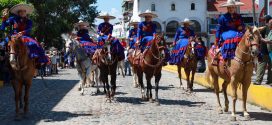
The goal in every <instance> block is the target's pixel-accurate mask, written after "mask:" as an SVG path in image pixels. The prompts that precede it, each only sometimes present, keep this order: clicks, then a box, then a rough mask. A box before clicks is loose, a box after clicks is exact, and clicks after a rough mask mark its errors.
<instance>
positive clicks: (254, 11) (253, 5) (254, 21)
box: [252, 0, 257, 25]
mask: <svg viewBox="0 0 272 125" xmlns="http://www.w3.org/2000/svg"><path fill="white" fill-rule="evenodd" d="M252 9H253V11H252V15H253V24H254V25H256V23H257V22H256V10H255V0H252Z"/></svg>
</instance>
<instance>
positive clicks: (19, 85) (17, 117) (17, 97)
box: [13, 81, 23, 120]
mask: <svg viewBox="0 0 272 125" xmlns="http://www.w3.org/2000/svg"><path fill="white" fill-rule="evenodd" d="M13 84H14V86H15V87H14V88H15V90H16V91H15V112H16V115H15V120H21V117H20V108H19V101H20V97H21V96H20V92H21V91H22V86H23V85H22V83H21V82H18V83H17V84H16V83H15V81H14V82H13Z"/></svg>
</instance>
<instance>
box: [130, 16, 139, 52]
mask: <svg viewBox="0 0 272 125" xmlns="http://www.w3.org/2000/svg"><path fill="white" fill-rule="evenodd" d="M129 25H130V26H133V28H132V29H131V30H129V35H128V39H129V49H135V43H136V41H137V30H138V25H139V21H137V20H136V19H132V20H131V22H130V23H129Z"/></svg>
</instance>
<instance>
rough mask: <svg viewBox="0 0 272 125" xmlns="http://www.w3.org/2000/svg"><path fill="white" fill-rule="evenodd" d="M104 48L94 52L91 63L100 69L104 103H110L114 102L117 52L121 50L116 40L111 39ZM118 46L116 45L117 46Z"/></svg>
mask: <svg viewBox="0 0 272 125" xmlns="http://www.w3.org/2000/svg"><path fill="white" fill-rule="evenodd" d="M107 42H108V43H106V45H105V47H104V48H102V49H98V50H96V52H95V54H94V56H93V61H94V62H95V63H96V64H97V65H98V67H99V69H100V80H101V82H102V83H103V85H104V92H105V94H106V98H107V100H106V101H109V102H111V101H112V100H114V96H115V92H116V77H117V75H116V71H117V65H118V61H119V56H118V52H117V51H118V50H122V49H123V47H122V48H120V46H118V45H119V44H120V43H119V41H118V39H115V38H112V39H111V40H110V41H107ZM117 44H118V45H117ZM108 75H110V76H111V79H110V80H111V81H110V84H111V88H110V85H109V80H108Z"/></svg>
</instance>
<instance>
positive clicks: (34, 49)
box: [0, 4, 48, 64]
mask: <svg viewBox="0 0 272 125" xmlns="http://www.w3.org/2000/svg"><path fill="white" fill-rule="evenodd" d="M33 10H34V8H33V7H32V6H31V5H29V4H17V5H15V6H13V7H12V8H11V9H10V11H9V12H10V13H12V14H14V15H15V16H12V17H8V12H3V18H2V25H1V28H0V30H1V32H4V30H5V29H6V27H9V29H10V31H9V38H10V37H11V36H17V37H21V38H22V40H23V42H24V43H25V44H26V45H27V46H28V49H29V56H30V58H31V59H35V60H36V62H39V63H41V64H42V63H46V62H48V60H47V58H46V56H45V52H44V50H43V48H42V47H41V46H40V45H39V43H38V42H37V41H36V40H35V39H33V38H31V37H30V32H31V30H32V21H31V20H30V19H29V18H28V17H27V15H28V14H31V13H32V12H33ZM6 42H8V40H7V41H6Z"/></svg>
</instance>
